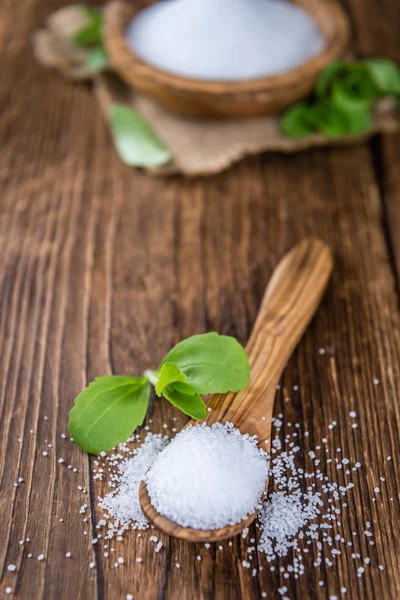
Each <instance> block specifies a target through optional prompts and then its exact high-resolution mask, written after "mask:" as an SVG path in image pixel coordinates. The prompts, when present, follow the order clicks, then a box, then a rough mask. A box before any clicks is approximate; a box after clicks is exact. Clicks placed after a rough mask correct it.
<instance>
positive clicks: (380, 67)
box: [366, 58, 400, 96]
mask: <svg viewBox="0 0 400 600" xmlns="http://www.w3.org/2000/svg"><path fill="white" fill-rule="evenodd" d="M366 65H367V68H368V71H369V73H370V76H371V78H372V80H373V82H374V84H375V86H376V88H377V90H378V92H379V94H380V95H381V96H391V95H394V96H398V95H400V69H399V68H398V66H397V65H396V64H395V63H394V62H393V61H392V60H388V59H384V58H380V59H375V60H369V61H367V63H366Z"/></svg>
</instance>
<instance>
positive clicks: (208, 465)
mask: <svg viewBox="0 0 400 600" xmlns="http://www.w3.org/2000/svg"><path fill="white" fill-rule="evenodd" d="M267 476H268V457H267V454H266V452H264V450H261V449H259V448H258V446H257V440H256V438H255V437H250V436H249V435H242V434H241V433H240V431H239V430H238V429H235V428H234V426H233V425H232V424H230V423H227V424H226V425H221V424H220V423H216V424H214V425H213V426H212V427H207V426H206V425H205V424H204V423H203V424H202V425H196V426H190V427H188V428H187V429H184V430H183V431H182V432H181V433H179V434H178V435H177V436H176V437H175V438H174V440H173V441H172V442H171V443H170V444H169V446H167V447H166V448H165V450H164V451H163V452H162V453H161V454H159V455H158V457H157V459H156V460H155V461H154V463H153V465H152V467H151V469H150V471H149V472H148V473H147V475H146V478H145V481H146V483H147V489H148V493H149V496H150V500H151V503H152V504H153V506H154V508H155V509H156V510H157V511H158V512H159V513H160V514H162V515H164V516H165V517H167V518H169V519H171V520H172V521H175V522H176V523H178V524H179V525H181V526H182V527H193V528H195V529H206V530H207V529H218V528H220V527H225V526H226V525H234V524H235V523H239V522H240V521H242V520H243V519H245V518H246V517H247V516H248V515H250V514H251V513H253V512H254V511H255V510H256V509H257V508H260V502H261V499H262V495H263V493H264V491H265V482H266V479H267Z"/></svg>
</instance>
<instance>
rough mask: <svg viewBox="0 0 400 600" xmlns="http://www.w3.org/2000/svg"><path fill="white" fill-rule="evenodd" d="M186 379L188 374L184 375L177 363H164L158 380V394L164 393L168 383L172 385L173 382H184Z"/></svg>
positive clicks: (156, 387) (156, 388)
mask: <svg viewBox="0 0 400 600" xmlns="http://www.w3.org/2000/svg"><path fill="white" fill-rule="evenodd" d="M186 380H187V377H186V375H184V374H183V373H182V371H180V370H179V369H178V367H177V366H176V365H174V364H173V363H164V364H163V366H162V367H161V369H160V372H159V374H158V382H157V383H156V386H155V390H156V394H157V396H162V395H163V391H164V388H166V387H167V385H170V384H171V383H174V384H175V383H176V382H184V381H186Z"/></svg>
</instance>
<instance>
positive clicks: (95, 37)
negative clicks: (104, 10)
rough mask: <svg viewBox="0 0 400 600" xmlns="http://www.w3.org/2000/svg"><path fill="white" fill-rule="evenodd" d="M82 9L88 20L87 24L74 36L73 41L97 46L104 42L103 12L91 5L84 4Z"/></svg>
mask: <svg viewBox="0 0 400 600" xmlns="http://www.w3.org/2000/svg"><path fill="white" fill-rule="evenodd" d="M81 10H82V12H83V13H84V16H85V18H86V20H87V25H85V26H84V27H82V28H81V29H79V30H78V31H77V32H76V33H75V34H74V35H73V36H72V41H73V42H74V43H75V44H76V45H77V46H95V45H96V44H101V43H102V38H103V31H102V29H103V18H102V16H101V13H100V12H99V11H98V10H96V9H95V8H92V7H90V6H86V5H82V6H81Z"/></svg>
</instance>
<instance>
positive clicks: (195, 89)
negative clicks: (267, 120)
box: [105, 0, 349, 117]
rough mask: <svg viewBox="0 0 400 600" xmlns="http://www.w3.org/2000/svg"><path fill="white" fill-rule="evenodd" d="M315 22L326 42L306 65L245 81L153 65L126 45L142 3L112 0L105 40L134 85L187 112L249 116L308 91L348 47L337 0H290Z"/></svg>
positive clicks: (344, 20)
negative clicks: (129, 28) (178, 72)
mask: <svg viewBox="0 0 400 600" xmlns="http://www.w3.org/2000/svg"><path fill="white" fill-rule="evenodd" d="M292 1H293V2H294V4H297V5H298V6H300V7H302V8H303V9H305V10H307V11H308V12H309V13H310V14H311V15H312V16H313V18H314V19H315V21H316V22H317V24H318V26H319V28H320V31H321V33H322V35H323V37H324V39H325V47H324V49H323V50H322V52H320V53H319V54H317V55H316V56H315V57H313V58H312V59H311V60H309V61H307V62H306V63H304V64H303V65H300V66H299V67H296V68H295V69H292V70H290V71H286V72H285V73H282V74H279V75H273V76H270V77H264V78H260V79H248V80H242V81H221V82H218V81H205V80H199V79H190V78H187V77H180V76H177V75H172V74H171V73H167V72H166V71H162V70H160V69H157V68H155V67H152V66H151V65H149V64H148V63H146V62H145V61H143V60H142V59H140V58H139V57H138V56H136V55H135V54H134V52H133V51H132V50H131V49H130V48H129V47H128V45H127V44H126V42H125V37H124V36H125V29H126V27H127V25H128V24H129V22H130V21H131V20H132V18H133V17H134V16H135V15H136V14H137V13H138V11H139V10H141V9H142V8H143V3H142V6H140V5H139V6H137V5H136V6H133V5H132V4H131V3H128V2H126V1H124V0H113V1H112V2H111V3H110V4H109V5H108V6H107V7H106V9H105V42H106V46H107V49H108V52H109V54H110V57H111V61H112V63H113V64H114V65H115V67H116V69H117V71H118V72H119V74H120V75H121V77H122V78H123V79H124V80H125V81H126V82H127V83H128V84H129V85H130V86H132V87H134V88H135V89H137V90H140V91H141V92H144V93H145V94H147V95H149V96H152V97H153V98H156V99H157V100H158V101H159V102H160V104H163V105H164V106H166V107H167V108H170V109H172V110H174V111H177V112H179V113H182V114H185V115H197V116H214V117H250V116H254V115H260V114H265V113H269V112H273V111H276V110H279V109H282V108H284V107H286V106H289V105H290V104H292V103H294V102H296V101H297V100H299V99H300V98H303V97H304V96H306V95H307V94H308V93H309V92H310V91H311V90H312V88H313V86H314V83H315V80H316V79H317V77H318V75H319V73H320V72H321V71H322V70H323V69H324V68H325V67H327V66H328V65H329V63H331V62H332V61H333V60H335V59H337V58H339V57H340V56H341V55H342V54H343V53H344V51H345V50H346V47H347V44H348V40H349V25H348V21H347V18H346V16H345V14H344V13H343V11H342V9H341V8H340V6H339V4H338V3H337V2H336V0H292Z"/></svg>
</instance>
